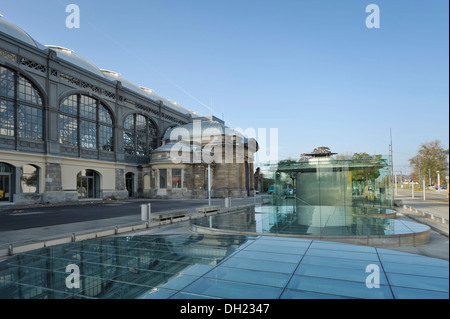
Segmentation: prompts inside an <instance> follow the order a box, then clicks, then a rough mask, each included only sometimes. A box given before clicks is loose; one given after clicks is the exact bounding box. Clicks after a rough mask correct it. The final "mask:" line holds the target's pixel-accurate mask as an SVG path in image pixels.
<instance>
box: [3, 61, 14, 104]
mask: <svg viewBox="0 0 450 319" xmlns="http://www.w3.org/2000/svg"><path fill="white" fill-rule="evenodd" d="M0 96H6V97H9V98H12V99H13V98H14V72H12V71H11V70H9V69H7V68H4V67H2V66H0Z"/></svg>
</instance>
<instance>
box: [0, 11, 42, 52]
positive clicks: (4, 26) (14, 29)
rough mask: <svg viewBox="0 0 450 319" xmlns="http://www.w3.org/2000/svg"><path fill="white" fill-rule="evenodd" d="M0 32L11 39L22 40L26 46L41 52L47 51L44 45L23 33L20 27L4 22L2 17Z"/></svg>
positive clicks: (0, 19)
mask: <svg viewBox="0 0 450 319" xmlns="http://www.w3.org/2000/svg"><path fill="white" fill-rule="evenodd" d="M0 32H2V33H5V34H7V35H9V36H10V37H12V38H15V39H17V40H20V41H22V42H25V43H26V44H28V45H31V46H33V47H35V48H38V49H41V50H44V49H45V47H44V46H43V45H42V44H40V43H39V42H37V41H35V40H34V39H33V38H32V37H31V36H30V35H29V34H28V33H26V32H25V31H23V30H22V29H21V28H19V27H18V26H16V25H14V24H12V23H10V22H8V21H5V20H3V19H2V18H1V17H0Z"/></svg>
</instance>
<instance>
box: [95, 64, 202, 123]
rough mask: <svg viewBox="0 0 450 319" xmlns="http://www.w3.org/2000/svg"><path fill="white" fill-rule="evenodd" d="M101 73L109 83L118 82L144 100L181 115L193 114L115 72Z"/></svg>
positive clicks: (106, 71) (104, 71)
mask: <svg viewBox="0 0 450 319" xmlns="http://www.w3.org/2000/svg"><path fill="white" fill-rule="evenodd" d="M101 72H103V74H104V76H105V78H107V79H108V80H110V81H120V82H121V83H122V86H123V87H125V88H127V89H129V90H130V91H133V92H135V93H137V94H140V95H142V96H144V97H146V98H149V99H151V100H153V101H162V102H163V104H164V105H165V106H167V107H170V108H172V109H174V110H176V111H178V112H181V113H183V114H190V113H193V112H192V111H190V110H188V109H186V108H184V107H182V106H180V105H178V103H177V102H175V101H171V100H168V99H166V98H164V97H162V96H160V95H158V94H156V93H155V92H153V90H151V89H148V88H145V87H142V86H139V85H137V84H135V83H133V82H131V81H130V80H127V79H125V78H123V77H121V76H120V74H119V73H117V72H114V71H110V70H104V69H103V70H101Z"/></svg>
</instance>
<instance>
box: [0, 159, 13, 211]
mask: <svg viewBox="0 0 450 319" xmlns="http://www.w3.org/2000/svg"><path fill="white" fill-rule="evenodd" d="M13 171H14V170H13V167H12V166H11V165H8V164H6V163H0V202H11V201H12V193H11V190H12V189H13V188H12V185H11V183H12V181H13V180H14V179H13Z"/></svg>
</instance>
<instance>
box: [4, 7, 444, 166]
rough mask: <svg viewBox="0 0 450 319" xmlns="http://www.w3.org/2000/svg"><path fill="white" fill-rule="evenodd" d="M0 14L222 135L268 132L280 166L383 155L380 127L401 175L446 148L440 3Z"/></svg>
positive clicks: (59, 9)
mask: <svg viewBox="0 0 450 319" xmlns="http://www.w3.org/2000/svg"><path fill="white" fill-rule="evenodd" d="M71 3H73V4H76V5H78V6H79V8H80V28H78V29H76V28H72V29H69V28H67V27H66V23H65V21H66V18H67V16H68V15H69V13H66V12H65V9H66V6H67V5H68V4H71ZM372 3H373V4H376V5H378V7H379V9H380V28H378V29H375V28H372V29H369V28H367V27H366V18H367V17H368V16H369V14H370V13H366V6H367V5H369V4H372ZM0 13H1V14H3V15H4V17H3V19H5V20H7V21H9V22H11V23H14V24H16V25H18V26H19V27H21V28H22V29H24V30H25V31H26V32H28V33H29V34H30V35H31V36H32V37H33V38H34V39H35V40H37V41H39V42H40V43H42V44H54V45H60V46H63V47H67V48H70V49H73V50H74V51H75V52H74V53H75V54H77V55H79V56H81V57H83V58H85V59H86V60H88V61H90V62H92V63H93V64H95V65H96V66H98V67H99V68H104V69H109V70H114V71H116V72H119V73H120V74H121V75H122V77H124V78H127V79H128V80H130V81H132V82H134V83H136V84H138V85H141V86H144V87H148V88H151V89H154V90H155V92H156V93H158V94H159V95H162V96H164V97H166V98H168V99H171V100H175V101H178V102H179V104H180V105H182V106H185V107H187V108H189V109H192V110H195V111H197V112H199V113H201V114H203V115H210V114H211V107H212V112H213V113H214V115H215V116H217V117H219V118H222V117H223V118H224V120H225V121H226V123H227V125H229V126H230V127H233V128H236V127H240V128H244V129H245V128H255V129H258V128H265V129H267V130H269V128H277V129H278V138H279V143H278V149H279V158H280V159H284V158H288V157H291V158H293V159H298V158H299V156H300V154H301V153H304V152H310V151H312V150H313V149H314V148H315V147H317V146H328V147H330V148H331V150H332V151H333V152H337V153H350V154H352V153H355V152H367V153H369V154H389V143H390V130H391V129H392V140H393V151H394V170H395V171H402V172H403V173H405V172H407V173H409V161H408V159H409V158H411V157H413V156H414V155H415V154H416V152H417V150H418V147H419V145H420V144H421V143H424V142H429V141H433V140H436V139H437V140H440V141H441V143H442V145H443V146H444V147H446V148H448V146H449V42H448V38H449V34H448V33H449V1H448V0H432V1H429V0H369V1H365V0H342V1H336V0H276V1H275V0H226V1H225V0H150V1H148V0H147V1H143V0H141V1H138V0H128V1H113V0H108V1H106V0H95V1H92V0H69V1H65V0H40V1H35V0H15V1H6V0H1V2H0ZM268 146H269V145H268Z"/></svg>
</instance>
